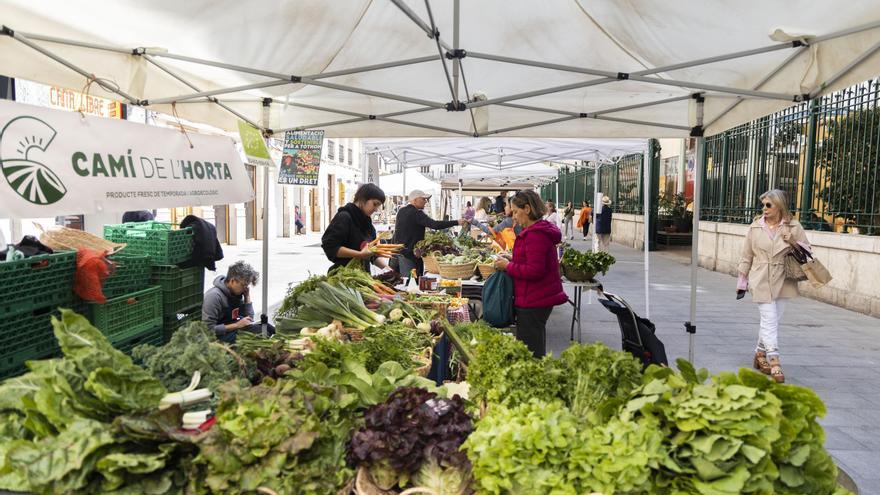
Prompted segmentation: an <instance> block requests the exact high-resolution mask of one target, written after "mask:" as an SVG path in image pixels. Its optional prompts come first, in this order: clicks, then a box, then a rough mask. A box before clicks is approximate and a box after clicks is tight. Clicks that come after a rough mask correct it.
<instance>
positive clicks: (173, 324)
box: [162, 306, 202, 342]
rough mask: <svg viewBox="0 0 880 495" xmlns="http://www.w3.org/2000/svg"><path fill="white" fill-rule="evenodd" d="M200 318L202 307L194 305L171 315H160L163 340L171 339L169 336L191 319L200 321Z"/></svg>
mask: <svg viewBox="0 0 880 495" xmlns="http://www.w3.org/2000/svg"><path fill="white" fill-rule="evenodd" d="M201 319H202V307H201V306H195V307H193V308H190V309H189V310H187V311H185V312H181V313H175V314H173V315H165V316H163V317H162V335H163V337H164V339H165V342H168V341H170V340H171V336H172V335H174V332H176V331H177V329H178V328H180V327H182V326H184V325H186V324H187V323H189V322H191V321H200V320H201Z"/></svg>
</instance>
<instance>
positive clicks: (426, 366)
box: [413, 347, 434, 378]
mask: <svg viewBox="0 0 880 495" xmlns="http://www.w3.org/2000/svg"><path fill="white" fill-rule="evenodd" d="M433 356H434V354H433V351H432V349H431V348H430V347H425V350H423V351H422V352H420V353H419V354H418V355H416V356H413V361H416V362H418V363H421V364H422V365H421V366H419V367H418V368H416V373H417V374H418V375H419V376H421V377H423V378H424V377H426V376H428V373H429V372H430V371H431V359H432V357H433Z"/></svg>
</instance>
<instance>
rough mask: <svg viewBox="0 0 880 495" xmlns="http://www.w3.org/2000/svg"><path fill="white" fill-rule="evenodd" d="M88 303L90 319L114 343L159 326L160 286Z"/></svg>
mask: <svg viewBox="0 0 880 495" xmlns="http://www.w3.org/2000/svg"><path fill="white" fill-rule="evenodd" d="M87 305H88V309H89V320H91V322H92V324H93V325H94V326H95V327H96V328H97V329H98V330H100V331H101V333H103V334H104V335H105V336H107V340H109V341H110V343H111V344H113V345H114V346H115V345H118V344H120V343H122V342H123V341H126V340H128V339H131V338H134V337H137V336H140V335H142V334H144V333H145V332H149V331H155V330H156V329H157V328H159V329H161V328H162V288H161V287H150V288H148V289H144V290H142V291H138V292H133V293H131V294H126V295H124V296H120V297H115V298H113V299H108V300H107V302H106V303H104V304H98V303H87Z"/></svg>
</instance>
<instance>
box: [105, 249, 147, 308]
mask: <svg viewBox="0 0 880 495" xmlns="http://www.w3.org/2000/svg"><path fill="white" fill-rule="evenodd" d="M108 259H109V260H110V261H112V262H113V264H114V265H115V271H114V272H113V273H112V274H110V276H109V277H107V279H106V280H104V287H103V292H104V297H106V298H107V299H112V298H114V297H119V296H122V295H125V294H130V293H132V292H137V291H139V290H143V289H146V288H147V287H148V286H149V285H150V257H149V256H147V255H145V254H134V255H133V254H128V253H122V254H114V255H113V256H109V257H108Z"/></svg>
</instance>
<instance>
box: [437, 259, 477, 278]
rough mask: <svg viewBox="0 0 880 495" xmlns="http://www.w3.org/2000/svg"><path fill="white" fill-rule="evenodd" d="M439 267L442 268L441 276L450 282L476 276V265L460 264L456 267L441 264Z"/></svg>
mask: <svg viewBox="0 0 880 495" xmlns="http://www.w3.org/2000/svg"><path fill="white" fill-rule="evenodd" d="M438 265H439V266H440V276H441V277H442V278H448V279H450V280H455V279H459V278H471V277H472V276H473V275H474V268H476V266H477V264H476V263H460V264H455V265H452V264H445V263H439V264H438Z"/></svg>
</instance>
